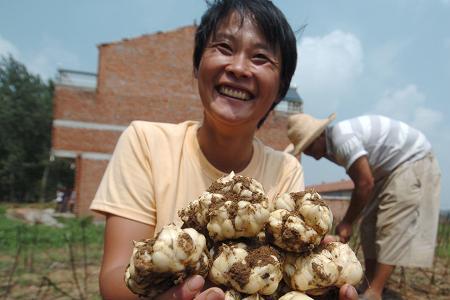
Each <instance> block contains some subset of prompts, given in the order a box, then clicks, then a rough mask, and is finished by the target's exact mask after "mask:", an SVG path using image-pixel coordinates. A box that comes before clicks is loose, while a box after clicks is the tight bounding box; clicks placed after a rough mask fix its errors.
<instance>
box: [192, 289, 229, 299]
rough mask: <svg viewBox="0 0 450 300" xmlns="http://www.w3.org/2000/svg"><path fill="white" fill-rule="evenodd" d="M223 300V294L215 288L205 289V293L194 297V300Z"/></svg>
mask: <svg viewBox="0 0 450 300" xmlns="http://www.w3.org/2000/svg"><path fill="white" fill-rule="evenodd" d="M223 299H225V293H224V292H223V291H222V290H221V289H219V288H217V287H214V288H210V289H207V290H206V291H204V292H203V293H201V294H199V295H198V296H197V297H195V300H223Z"/></svg>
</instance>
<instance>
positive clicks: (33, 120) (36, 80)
mask: <svg viewBox="0 0 450 300" xmlns="http://www.w3.org/2000/svg"><path fill="white" fill-rule="evenodd" d="M52 94H53V83H52V82H51V81H49V82H48V83H45V82H44V81H43V80H42V79H41V78H40V77H39V76H38V75H33V74H31V73H30V72H28V70H27V69H26V67H25V66H24V65H23V64H21V63H20V62H18V61H16V60H15V59H14V58H12V57H11V56H9V57H2V58H1V59H0V200H7V201H20V202H24V201H33V200H36V199H37V198H38V197H39V193H40V192H41V186H40V181H41V179H42V176H43V172H44V169H45V167H46V166H47V165H48V164H49V151H50V143H51V124H52Z"/></svg>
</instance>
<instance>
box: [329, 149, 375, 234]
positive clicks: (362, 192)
mask: <svg viewBox="0 0 450 300" xmlns="http://www.w3.org/2000/svg"><path fill="white" fill-rule="evenodd" d="M348 175H349V176H350V178H351V179H352V180H353V183H354V184H355V188H354V190H353V193H352V196H351V200H350V205H349V207H348V209H347V212H346V213H345V216H344V218H343V219H342V221H341V222H340V223H339V224H338V225H337V227H336V233H337V234H338V235H339V236H340V239H341V241H342V242H347V241H348V240H349V239H350V236H351V235H352V226H353V223H354V222H355V221H356V219H357V218H358V217H359V215H360V213H361V211H362V210H363V208H364V207H365V206H366V204H367V201H368V199H369V197H370V194H371V193H372V189H373V186H374V179H373V175H372V171H371V170H370V165H369V161H368V159H367V156H361V157H360V158H358V159H357V160H356V161H355V162H354V163H353V164H352V165H351V166H350V168H349V170H348Z"/></svg>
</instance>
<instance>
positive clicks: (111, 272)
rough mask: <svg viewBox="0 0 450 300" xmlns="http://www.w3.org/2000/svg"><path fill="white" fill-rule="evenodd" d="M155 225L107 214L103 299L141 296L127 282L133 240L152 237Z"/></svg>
mask: <svg viewBox="0 0 450 300" xmlns="http://www.w3.org/2000/svg"><path fill="white" fill-rule="evenodd" d="M154 231H155V227H154V226H152V225H147V224H144V223H141V222H137V221H133V220H130V219H126V218H123V217H119V216H116V215H108V216H107V217H106V227H105V234H104V248H103V261H102V266H101V269H100V293H101V295H102V297H103V298H104V299H108V300H109V299H111V300H113V299H123V300H127V299H138V297H137V296H136V295H135V294H133V293H132V292H131V291H130V290H128V288H127V286H126V285H125V279H124V274H125V269H126V268H127V266H128V263H129V262H130V257H131V254H132V252H133V242H132V241H133V240H136V241H137V240H141V239H148V238H152V237H153V233H154Z"/></svg>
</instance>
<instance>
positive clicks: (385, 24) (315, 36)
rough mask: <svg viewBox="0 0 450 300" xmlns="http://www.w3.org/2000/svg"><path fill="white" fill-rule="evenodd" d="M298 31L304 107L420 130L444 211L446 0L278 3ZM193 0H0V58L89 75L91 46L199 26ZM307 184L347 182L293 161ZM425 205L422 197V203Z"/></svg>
mask: <svg viewBox="0 0 450 300" xmlns="http://www.w3.org/2000/svg"><path fill="white" fill-rule="evenodd" d="M274 3H275V4H276V5H277V6H278V7H279V8H280V9H281V10H282V11H283V12H284V14H285V15H286V17H287V19H288V21H289V23H290V24H291V26H292V27H293V29H294V30H299V29H301V28H302V26H303V25H306V28H305V29H304V30H303V31H302V32H301V33H299V34H298V50H299V61H298V64H297V69H296V73H295V75H294V77H293V80H292V84H294V85H295V86H297V88H298V91H299V93H300V95H301V96H302V98H303V99H304V111H305V112H306V113H308V114H311V115H313V116H315V117H316V118H325V117H327V116H328V115H329V114H330V113H332V112H336V114H337V117H336V120H335V121H334V122H337V121H340V120H344V119H348V118H351V117H356V116H359V115H363V114H383V115H385V116H388V117H391V118H395V119H398V120H401V121H404V122H406V123H408V124H410V125H412V126H413V127H415V128H417V129H419V130H421V131H422V132H423V133H424V134H425V135H426V136H427V138H428V139H429V141H430V142H431V144H432V146H433V150H434V152H435V154H436V156H437V158H438V161H439V164H440V167H441V171H442V181H441V182H442V191H441V208H442V209H450V196H448V195H449V193H450V155H449V153H448V152H449V150H448V149H450V120H449V117H450V0H378V1H359V0H346V1H344V0H333V1H332V0H329V1H325V0H323V1H318V0H279V1H274ZM205 8H206V4H205V2H204V1H202V0H178V1H176V0H164V1H157V0H153V1H150V0H146V1H144V0H133V1H129V0H114V1H108V0H78V1H69V0H66V1H63V0H39V1H32V0H28V1H26V0H15V1H9V0H0V55H5V54H6V53H10V54H11V55H13V57H15V58H16V59H17V60H19V61H20V62H22V63H24V64H25V65H26V66H27V68H28V69H29V70H30V71H31V72H33V73H35V74H39V75H40V76H42V77H43V78H45V79H50V78H55V76H56V74H57V69H58V68H63V69H73V70H80V71H88V72H97V62H98V51H97V46H98V45H100V44H103V43H109V42H115V41H119V40H121V39H124V38H133V37H138V36H140V35H143V34H151V33H155V32H157V31H168V30H173V29H176V28H178V27H182V26H187V25H191V24H193V23H194V22H195V21H196V22H197V23H198V22H199V20H200V18H201V15H202V13H203V12H204V10H205ZM302 164H303V166H304V169H305V181H306V184H307V185H308V184H316V183H321V182H330V181H336V180H341V179H348V177H347V175H346V174H345V171H344V169H343V168H341V167H338V166H335V165H333V164H332V163H330V162H329V161H326V160H321V161H315V160H313V159H311V158H309V157H304V158H303V159H302ZM424 201H426V199H425V200H424Z"/></svg>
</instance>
